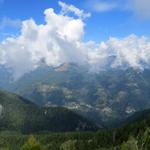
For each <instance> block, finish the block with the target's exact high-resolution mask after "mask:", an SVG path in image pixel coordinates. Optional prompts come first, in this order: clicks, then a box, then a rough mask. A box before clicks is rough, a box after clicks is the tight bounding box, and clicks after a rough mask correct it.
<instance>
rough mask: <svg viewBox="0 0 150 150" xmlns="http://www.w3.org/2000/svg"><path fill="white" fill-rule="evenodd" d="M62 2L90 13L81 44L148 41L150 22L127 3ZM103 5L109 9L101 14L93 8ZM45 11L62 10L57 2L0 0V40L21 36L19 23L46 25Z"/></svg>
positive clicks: (114, 0) (112, 0)
mask: <svg viewBox="0 0 150 150" xmlns="http://www.w3.org/2000/svg"><path fill="white" fill-rule="evenodd" d="M131 1H132V0H131ZM133 1H135V0H133ZM137 1H138V0H137ZM63 2H65V3H66V4H72V5H74V6H76V7H77V8H79V9H82V10H84V11H85V12H89V13H91V17H89V18H86V19H85V20H84V23H85V24H86V26H85V28H84V29H85V36H84V41H88V40H93V41H96V42H100V41H106V40H108V39H109V37H118V38H120V37H126V36H128V35H130V34H136V35H137V36H142V35H144V36H146V37H150V30H149V27H150V18H149V17H148V18H146V19H141V18H140V17H141V16H138V15H136V13H135V11H134V9H130V8H126V7H128V6H127V5H129V7H130V5H131V3H128V1H127V0H120V1H119V0H105V1H103V0H83V1H79V0H63ZM104 3H105V4H106V5H108V6H109V5H110V6H109V7H108V8H105V9H103V10H102V8H100V9H99V8H95V6H94V5H96V4H97V5H98V4H99V7H101V5H102V4H104ZM106 5H105V6H106ZM111 5H114V6H111ZM116 5H117V6H116ZM97 7H98V6H97ZM102 7H104V6H102ZM47 8H54V10H55V12H56V13H58V12H59V11H60V9H61V8H60V6H59V5H58V1H56V0H0V23H1V25H0V34H1V36H0V40H1V41H2V40H3V39H5V38H6V37H8V36H9V35H11V36H12V35H13V34H14V35H18V34H20V24H19V20H20V21H23V20H27V19H30V18H33V19H34V20H35V22H36V23H37V24H43V23H44V22H45V21H44V14H43V12H44V10H45V9H47ZM4 20H5V21H4ZM13 21H14V23H13ZM15 21H16V22H15ZM4 22H5V23H4Z"/></svg>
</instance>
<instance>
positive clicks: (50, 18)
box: [0, 8, 150, 79]
mask: <svg viewBox="0 0 150 150" xmlns="http://www.w3.org/2000/svg"><path fill="white" fill-rule="evenodd" d="M74 13H75V12H74ZM44 14H45V21H46V23H45V24H40V25H37V24H36V22H35V21H34V20H33V19H30V20H25V21H23V22H22V28H21V34H20V36H18V37H16V38H14V37H11V38H7V39H6V40H4V41H2V42H1V43H0V64H1V65H5V67H7V68H9V69H10V70H11V71H12V73H13V76H14V79H18V78H19V77H21V76H22V75H23V74H24V73H27V72H30V71H32V70H33V69H35V68H36V67H38V66H39V65H40V63H41V60H44V62H45V63H46V64H47V65H48V66H53V67H56V66H59V65H61V64H63V63H78V64H84V65H88V66H90V68H91V70H93V71H98V70H100V69H106V68H118V67H119V68H126V67H134V68H140V69H143V68H144V67H149V64H150V42H149V40H148V39H147V38H146V37H141V38H139V37H137V36H136V35H130V36H128V37H126V38H123V39H118V38H110V39H109V40H108V41H107V42H101V43H99V44H97V43H95V42H94V41H89V42H87V43H84V42H83V41H82V39H83V36H84V26H85V24H84V22H83V17H80V16H79V18H73V17H69V16H67V15H64V14H62V13H59V14H56V13H55V12H54V10H53V9H52V8H50V9H46V10H45V12H44Z"/></svg>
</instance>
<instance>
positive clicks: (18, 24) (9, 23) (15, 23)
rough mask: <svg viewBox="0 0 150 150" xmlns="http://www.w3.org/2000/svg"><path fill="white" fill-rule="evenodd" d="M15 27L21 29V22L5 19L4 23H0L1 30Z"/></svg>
mask: <svg viewBox="0 0 150 150" xmlns="http://www.w3.org/2000/svg"><path fill="white" fill-rule="evenodd" d="M8 26H9V27H15V28H19V27H21V20H19V19H16V20H12V19H10V18H7V17H4V18H3V19H2V21H1V22H0V29H4V28H5V27H8Z"/></svg>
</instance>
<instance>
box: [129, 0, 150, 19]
mask: <svg viewBox="0 0 150 150" xmlns="http://www.w3.org/2000/svg"><path fill="white" fill-rule="evenodd" d="M128 1H129V4H130V8H131V9H132V10H133V11H134V12H135V15H137V16H138V17H139V18H140V19H150V9H149V7H150V0H128Z"/></svg>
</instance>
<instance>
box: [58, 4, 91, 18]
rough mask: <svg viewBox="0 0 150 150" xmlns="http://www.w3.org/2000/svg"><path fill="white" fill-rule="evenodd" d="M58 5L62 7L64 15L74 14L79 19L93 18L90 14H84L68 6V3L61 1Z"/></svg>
mask: <svg viewBox="0 0 150 150" xmlns="http://www.w3.org/2000/svg"><path fill="white" fill-rule="evenodd" d="M58 3H59V5H60V6H61V7H62V10H61V13H62V14H63V15H65V14H67V13H68V12H73V13H74V14H75V15H76V16H78V17H79V18H87V17H90V16H91V14H90V13H84V11H83V10H80V9H78V8H76V7H75V6H73V5H67V4H66V3H63V2H61V1H59V2H58Z"/></svg>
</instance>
